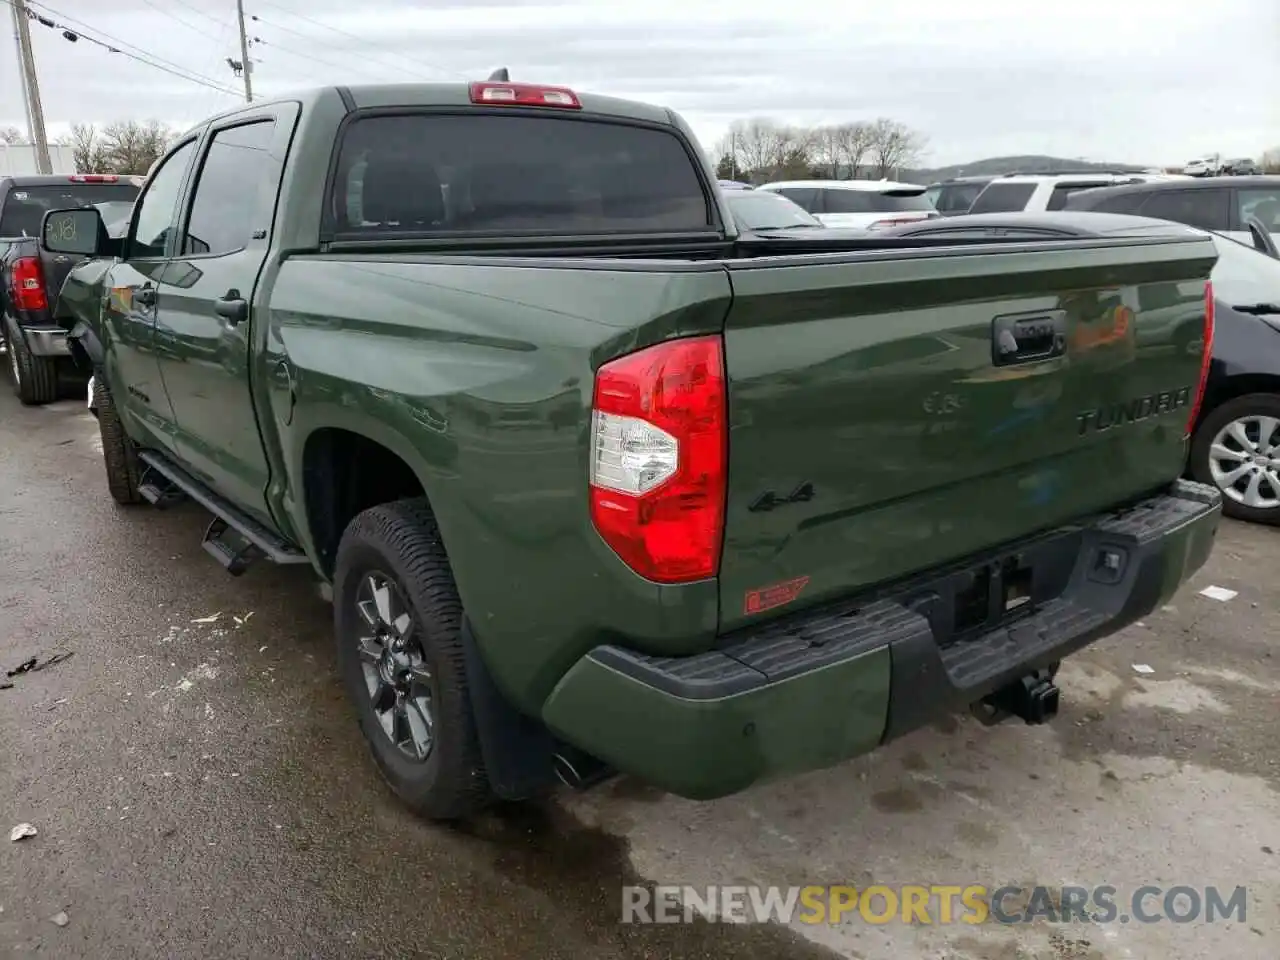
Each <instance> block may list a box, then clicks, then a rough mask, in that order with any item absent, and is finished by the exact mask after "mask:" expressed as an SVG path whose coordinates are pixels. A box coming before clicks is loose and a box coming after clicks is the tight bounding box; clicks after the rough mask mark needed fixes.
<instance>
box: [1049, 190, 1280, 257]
mask: <svg viewBox="0 0 1280 960" xmlns="http://www.w3.org/2000/svg"><path fill="white" fill-rule="evenodd" d="M1066 209H1068V210H1095V211H1098V212H1102V213H1131V214H1136V215H1139V216H1143V217H1155V218H1157V219H1159V220H1172V221H1174V222H1175V223H1185V224H1187V225H1188V226H1192V227H1199V228H1200V229H1201V230H1212V231H1214V232H1215V233H1225V234H1227V235H1228V236H1230V237H1231V238H1232V239H1234V240H1239V241H1240V242H1242V243H1250V242H1251V241H1250V238H1249V227H1248V224H1247V221H1248V219H1249V218H1250V217H1257V218H1258V219H1259V220H1261V221H1262V224H1263V226H1265V227H1266V228H1267V229H1268V230H1269V231H1271V232H1272V233H1280V176H1271V177H1206V178H1203V179H1197V180H1156V181H1152V182H1149V183H1132V184H1125V185H1124V186H1119V187H1098V188H1096V189H1093V190H1082V191H1080V192H1079V193H1074V194H1072V195H1071V196H1070V197H1068V198H1067V205H1066Z"/></svg>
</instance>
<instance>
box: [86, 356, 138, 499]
mask: <svg viewBox="0 0 1280 960" xmlns="http://www.w3.org/2000/svg"><path fill="white" fill-rule="evenodd" d="M93 403H94V406H95V407H97V413H98V432H99V433H100V434H101V435H102V462H103V465H104V466H105V467H106V468H107V489H108V490H109V491H111V499H112V500H114V501H115V502H116V503H118V504H120V505H121V506H123V507H129V506H133V505H134V504H137V503H141V502H142V494H140V493H138V481H139V478H140V477H141V475H142V468H141V465H140V464H139V462H138V450H137V448H136V447H135V446H134V445H133V441H132V440H130V439H129V436H128V434H126V433H125V432H124V424H122V423H121V422H120V415H119V414H118V413H117V412H116V405H115V401H114V400H112V399H111V391H110V390H109V389H108V388H107V384H106V382H105V381H104V380H103V379H102V373H101V371H99V372H98V374H97V375H96V376H95V377H94V378H93Z"/></svg>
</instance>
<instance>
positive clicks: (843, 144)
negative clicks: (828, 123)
mask: <svg viewBox="0 0 1280 960" xmlns="http://www.w3.org/2000/svg"><path fill="white" fill-rule="evenodd" d="M836 134H837V137H838V140H839V144H840V162H841V163H843V164H845V165H846V166H847V167H848V168H849V179H851V180H856V179H858V168H859V167H861V166H862V162H863V160H865V159H866V157H867V152H868V151H869V150H870V149H871V144H872V141H873V138H874V131H873V128H872V126H871V124H868V123H857V122H855V123H842V124H841V125H840V126H839V127H837V128H836Z"/></svg>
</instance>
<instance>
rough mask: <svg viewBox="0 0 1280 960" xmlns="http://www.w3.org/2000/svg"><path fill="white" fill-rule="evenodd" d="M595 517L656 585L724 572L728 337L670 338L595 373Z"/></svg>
mask: <svg viewBox="0 0 1280 960" xmlns="http://www.w3.org/2000/svg"><path fill="white" fill-rule="evenodd" d="M592 406H593V410H592V417H591V468H590V469H591V474H590V491H591V520H592V522H593V523H594V524H595V528H596V530H597V531H598V532H599V533H600V536H601V537H603V538H604V541H605V542H606V543H607V544H609V546H610V547H612V548H613V550H614V552H615V553H617V554H618V556H619V557H621V558H622V560H623V562H624V563H626V565H627V566H629V567H630V568H631V569H632V570H634V571H635V572H636V573H638V574H640V576H642V577H645V578H646V579H649V580H653V581H655V582H657V583H683V582H686V581H690V580H702V579H705V578H707V577H714V576H715V575H716V572H717V571H718V570H719V567H720V547H721V542H722V539H723V536H724V501H725V470H726V463H725V461H726V456H727V455H726V449H727V446H728V424H727V422H726V404H725V378H724V360H723V358H722V345H721V340H720V337H718V336H708V337H691V338H688V339H681V340H671V341H668V342H666V343H660V344H657V345H656V346H652V347H648V348H646V349H644V350H640V351H638V352H636V353H632V354H629V355H627V356H625V357H620V358H619V359H617V360H613V361H611V362H610V363H606V364H604V365H603V366H602V367H601V368H600V369H599V370H598V371H597V372H596V382H595V400H594V403H593V405H592Z"/></svg>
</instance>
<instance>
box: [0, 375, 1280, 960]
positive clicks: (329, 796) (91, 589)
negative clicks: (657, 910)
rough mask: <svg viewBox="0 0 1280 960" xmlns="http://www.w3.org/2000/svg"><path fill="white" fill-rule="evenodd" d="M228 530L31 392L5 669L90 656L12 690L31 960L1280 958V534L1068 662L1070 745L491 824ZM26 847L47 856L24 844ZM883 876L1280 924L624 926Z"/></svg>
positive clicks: (2, 909)
mask: <svg viewBox="0 0 1280 960" xmlns="http://www.w3.org/2000/svg"><path fill="white" fill-rule="evenodd" d="M207 520H208V518H207V516H206V515H204V514H203V513H202V512H201V511H200V510H199V509H198V508H196V507H194V506H183V507H179V508H175V509H172V510H168V511H165V512H158V511H154V510H150V509H142V510H137V511H121V510H118V509H117V508H115V507H114V506H113V505H112V504H111V503H110V501H109V499H108V497H107V495H106V490H105V487H104V480H103V477H102V468H101V461H100V452H99V446H98V444H97V430H96V424H95V422H94V421H93V420H92V419H91V418H90V417H89V416H88V415H87V414H86V413H85V412H84V409H83V404H81V403H78V402H73V401H64V402H60V403H58V404H55V405H53V406H51V407H48V408H40V409H25V408H22V407H19V406H18V404H17V403H16V401H14V400H13V398H12V397H11V396H10V395H8V394H7V393H6V394H4V395H3V396H0V570H3V574H2V576H0V667H3V668H5V669H11V668H12V667H14V666H16V665H17V664H18V663H20V662H22V661H23V660H25V659H27V658H28V657H29V656H33V655H40V656H49V655H53V654H56V653H59V652H66V653H71V654H73V656H72V657H71V658H70V659H67V660H65V661H63V662H61V663H58V664H56V665H54V666H51V667H49V668H48V669H46V670H42V671H39V672H36V673H28V674H23V675H20V676H18V677H15V678H13V680H12V682H13V684H14V686H13V687H12V688H11V689H4V690H0V751H3V753H2V754H0V814H2V819H0V828H3V831H4V835H3V836H0V952H12V953H14V954H19V955H20V954H37V955H41V956H48V957H56V958H59V960H62V958H67V960H71V958H86V960H89V958H92V960H114V958H128V960H142V958H151V957H155V958H176V957H210V958H219V960H221V958H239V957H246V958H258V957H271V958H294V957H407V956H421V957H440V958H459V957H471V956H476V957H485V958H487V960H503V958H508V957H510V958H526V957H527V958H534V957H539V958H543V957H545V958H555V957H565V958H570V957H572V958H586V957H591V958H623V957H652V958H658V957H673V958H674V957H679V958H690V960H692V958H718V957H725V958H730V957H732V958H736V960H744V958H755V957H759V958H768V960H792V958H809V957H832V956H845V957H858V958H863V960H881V958H885V960H890V958H891V960H910V958H916V957H919V958H933V960H948V958H950V960H1068V958H1103V960H1113V958H1124V957H1136V958H1147V957H1150V958H1153V960H1175V958H1176V960H1181V958H1187V960H1195V958H1206V960H1209V958H1213V960H1217V958H1221V957H1227V956H1229V957H1231V958H1232V960H1251V958H1255V957H1256V958H1259V960H1263V958H1266V960H1274V958H1275V957H1277V956H1280V795H1278V793H1277V787H1278V786H1280V749H1277V728H1278V725H1280V658H1278V657H1277V656H1276V655H1275V650H1276V649H1277V647H1278V646H1280V585H1278V584H1277V581H1276V577H1275V573H1274V572H1275V571H1276V570H1277V569H1280V539H1278V538H1280V532H1278V531H1272V530H1269V529H1262V528H1255V527H1247V526H1243V525H1238V524H1232V523H1228V524H1226V525H1225V527H1224V529H1223V531H1222V533H1221V534H1220V538H1219V543H1218V547H1217V551H1216V553H1215V555H1214V557H1213V558H1212V559H1211V560H1210V562H1209V565H1208V566H1207V567H1206V568H1205V570H1203V571H1202V572H1201V573H1200V574H1199V575H1198V576H1197V577H1196V579H1195V581H1194V582H1193V583H1192V584H1191V585H1190V586H1189V587H1188V588H1187V589H1186V590H1184V591H1183V593H1181V594H1180V595H1179V596H1178V597H1177V598H1175V600H1174V601H1173V603H1172V604H1171V605H1170V606H1168V607H1166V608H1164V609H1162V610H1160V611H1158V612H1157V613H1155V614H1154V615H1152V616H1151V617H1150V618H1148V619H1147V620H1146V621H1145V622H1144V623H1143V624H1141V625H1138V626H1135V627H1133V628H1131V629H1129V630H1127V631H1125V632H1124V633H1123V634H1120V635H1117V636H1115V637H1112V638H1110V639H1108V640H1106V641H1104V642H1102V643H1101V644H1098V645H1096V646H1095V647H1093V648H1091V649H1090V650H1088V651H1085V652H1084V653H1082V654H1081V655H1079V656H1078V657H1076V658H1074V659H1073V660H1072V661H1070V662H1068V664H1067V665H1066V666H1065V667H1064V669H1063V672H1062V674H1061V679H1060V682H1061V685H1062V687H1063V691H1064V705H1063V709H1062V713H1061V715H1060V716H1059V717H1058V719H1057V720H1056V721H1055V722H1054V723H1053V724H1051V725H1049V726H1046V727H1036V728H1031V727H1025V726H1021V725H1013V724H1005V725H1002V726H1000V727H997V728H994V729H985V728H982V727H980V726H978V725H977V724H976V723H974V722H972V721H970V720H968V719H957V720H956V721H954V722H949V723H946V724H942V725H939V726H938V727H937V728H930V729H928V730H924V731H920V732H918V733H916V734H914V735H912V736H910V737H907V738H905V739H904V740H902V741H900V742H898V743H895V744H893V745H892V746H891V747H889V748H887V749H885V750H882V751H880V752H878V753H876V754H874V755H873V756H871V757H867V758H862V759H860V760H857V761H854V762H852V763H848V764H845V765H843V766H841V767H839V768H837V769H834V770H830V771H825V772H822V773H817V774H813V775H809V776H806V777H801V778H799V779H795V780H791V781H788V782H784V783H779V784H772V785H767V786H764V787H761V788H757V789H754V790H751V791H748V792H747V793H745V794H742V795H740V796H738V797H733V798H730V799H728V800H724V801H720V802H716V803H711V804H694V803H689V802H686V801H682V800H678V799H675V798H671V797H668V796H664V795H661V794H659V793H657V792H655V791H652V790H650V789H648V788H646V787H644V786H643V785H639V784H636V783H634V782H632V781H629V780H627V779H619V780H616V781H613V782H612V783H610V784H607V785H605V786H603V787H601V788H599V789H598V790H596V791H594V792H591V793H586V794H568V793H564V794H561V795H558V796H556V797H555V798H552V799H550V800H548V801H546V802H544V803H540V804H534V805H526V806H524V807H519V808H503V809H500V810H497V811H495V812H494V813H492V814H490V815H487V816H486V817H484V818H483V819H482V820H480V821H479V822H477V823H475V824H472V825H470V826H468V827H466V828H465V829H459V828H442V827H437V826H432V825H428V824H425V823H422V822H419V821H416V820H415V819H414V818H412V817H411V816H409V815H407V814H406V813H405V812H404V810H403V809H402V808H401V807H400V806H399V805H398V804H397V803H396V801H395V799H394V798H393V797H392V796H391V795H390V794H389V792H388V791H387V789H386V788H385V787H384V786H383V785H382V784H381V782H380V781H379V780H378V777H377V775H376V772H375V769H374V767H373V765H372V763H371V762H370V761H369V759H368V758H367V755H366V752H365V749H364V745H363V742H362V741H361V739H360V735H359V733H358V731H357V729H356V727H355V724H354V721H353V720H352V717H351V713H350V711H349V710H348V708H347V705H346V703H345V701H344V699H343V695H342V692H341V690H340V689H339V685H338V682H337V679H336V676H335V672H334V659H333V655H332V650H331V640H330V617H331V610H330V608H329V607H328V606H327V605H326V604H324V602H323V601H321V600H320V599H319V598H318V595H317V591H316V590H315V587H314V584H313V583H312V582H310V580H309V579H308V576H307V575H306V574H305V573H304V572H302V571H298V570H278V569H272V568H270V567H267V566H263V567H261V568H257V569H254V570H251V571H250V572H249V573H248V574H246V575H245V576H244V577H243V578H241V579H240V580H234V579H232V578H230V577H228V576H227V575H226V574H225V573H223V572H222V571H221V570H220V569H219V568H218V567H216V566H215V565H214V563H213V562H212V560H210V559H209V558H208V557H207V556H206V555H205V554H204V553H203V551H202V550H201V549H200V537H201V534H202V531H203V527H204V525H205V524H206V523H207ZM1209 584H1213V585H1218V586H1222V587H1227V588H1230V589H1232V590H1235V591H1238V595H1237V596H1236V597H1234V598H1233V599H1231V600H1229V601H1226V602H1220V601H1215V600H1212V599H1208V598H1206V597H1204V596H1201V595H1199V594H1198V593H1197V591H1199V590H1200V589H1201V588H1202V587H1204V586H1206V585H1209ZM213 614H219V616H218V618H217V619H216V620H213V621H210V622H197V621H199V620H201V619H203V618H207V617H209V616H211V615H213ZM1135 664H1145V665H1149V666H1150V667H1151V668H1152V672H1151V673H1150V674H1141V673H1139V672H1137V671H1135V670H1134V665H1135ZM0 680H3V678H2V677H0ZM19 822H30V823H32V824H34V825H35V827H36V828H37V829H38V831H39V833H38V835H37V836H35V837H32V838H30V839H26V840H23V841H21V842H18V843H11V842H10V841H9V840H8V830H9V828H10V827H11V826H13V825H14V824H17V823H19ZM871 882H875V883H886V884H895V883H920V884H926V885H929V884H943V883H954V884H958V885H966V884H983V885H986V886H987V887H989V888H995V887H998V886H1001V885H1004V884H1014V885H1019V886H1022V887H1026V888H1030V887H1032V886H1034V885H1037V884H1041V885H1046V886H1051V887H1060V886H1061V885H1064V884H1073V885H1081V886H1086V887H1093V886H1096V885H1100V884H1110V885H1113V886H1115V887H1116V888H1118V890H1119V891H1120V894H1119V895H1118V896H1117V899H1118V900H1121V901H1122V900H1123V898H1124V897H1125V896H1126V895H1127V894H1128V893H1129V892H1131V891H1133V890H1135V889H1136V888H1138V887H1140V886H1142V885H1144V884H1152V885H1158V886H1161V887H1164V888H1168V887H1171V886H1174V885H1177V884H1187V885H1190V886H1193V887H1198V888H1201V889H1203V888H1204V887H1205V886H1208V885H1217V886H1219V887H1225V888H1226V889H1227V890H1228V891H1229V890H1230V889H1232V888H1234V887H1236V886H1238V885H1244V886H1246V887H1247V888H1248V903H1247V916H1246V919H1244V920H1243V921H1239V920H1231V921H1219V922H1217V923H1212V924H1211V923H1205V922H1202V921H1196V922H1192V923H1187V924H1174V923H1171V922H1168V921H1167V920H1166V921H1165V922H1162V923H1155V924H1137V923H1128V924H1121V923H1118V922H1117V923H1111V924H1096V923H1094V924H1083V923H1077V924H1074V925H1070V926H1063V925H1055V924H1051V923H1047V922H1045V921H1043V920H1037V921H1036V922H1034V923H1027V924H1018V925H1013V926H1010V925H1000V924H984V925H982V926H979V927H973V926H966V925H963V924H956V925H950V926H945V925H936V926H922V925H905V924H902V923H898V922H895V923H890V924H887V925H873V924H868V923H866V922H865V921H863V920H861V919H857V918H856V914H854V915H853V916H854V917H855V918H854V919H846V920H845V921H844V922H842V923H840V924H835V925H830V924H828V925H821V926H805V925H802V924H799V923H796V924H795V925H794V927H795V928H794V929H788V928H787V927H786V926H783V925H779V924H769V925H764V924H748V925H744V924H725V923H701V922H700V923H692V924H674V925H661V926H639V925H623V924H620V923H619V922H618V920H619V916H620V912H621V906H620V904H621V894H620V888H621V886H622V885H624V884H630V883H649V884H653V883H663V884H666V883H674V884H693V885H697V886H706V885H708V884H741V883H759V884H778V885H784V886H785V885H793V884H795V885H803V884H827V883H833V884H857V885H863V886H865V885H866V884H868V883H871ZM1158 902H1159V901H1158V899H1157V900H1156V901H1155V903H1156V905H1157V906H1158ZM60 914H65V917H64V916H60ZM54 918H56V920H57V921H64V920H65V923H64V924H62V925H60V924H59V923H58V922H55V919H54Z"/></svg>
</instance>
